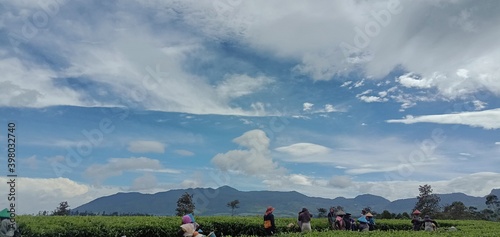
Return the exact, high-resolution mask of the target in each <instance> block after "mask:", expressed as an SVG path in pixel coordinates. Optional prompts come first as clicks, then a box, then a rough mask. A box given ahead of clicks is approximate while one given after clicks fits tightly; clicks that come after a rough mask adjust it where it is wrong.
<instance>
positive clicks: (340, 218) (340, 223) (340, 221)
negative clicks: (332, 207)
mask: <svg viewBox="0 0 500 237" xmlns="http://www.w3.org/2000/svg"><path fill="white" fill-rule="evenodd" d="M345 214H346V213H345V212H344V211H343V210H338V211H337V217H336V218H335V229H336V230H345V226H346V225H345V222H344V216H345Z"/></svg>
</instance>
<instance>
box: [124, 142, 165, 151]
mask: <svg viewBox="0 0 500 237" xmlns="http://www.w3.org/2000/svg"><path fill="white" fill-rule="evenodd" d="M127 150H128V151H130V152H134V153H165V145H164V144H163V143H161V142H158V141H131V142H129V144H128V147H127Z"/></svg>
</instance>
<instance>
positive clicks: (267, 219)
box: [264, 206, 276, 236]
mask: <svg viewBox="0 0 500 237" xmlns="http://www.w3.org/2000/svg"><path fill="white" fill-rule="evenodd" d="M273 211H274V207H271V206H269V207H267V209H266V213H264V230H265V231H266V235H267V236H271V235H274V233H276V224H275V223H274V214H273Z"/></svg>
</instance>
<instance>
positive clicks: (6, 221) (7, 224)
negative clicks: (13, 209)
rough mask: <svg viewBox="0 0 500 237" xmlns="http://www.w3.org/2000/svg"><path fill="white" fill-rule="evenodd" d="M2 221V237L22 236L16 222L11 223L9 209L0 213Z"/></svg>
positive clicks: (0, 234) (0, 229)
mask: <svg viewBox="0 0 500 237" xmlns="http://www.w3.org/2000/svg"><path fill="white" fill-rule="evenodd" d="M0 221H1V222H0V237H13V236H21V233H20V232H19V229H18V228H17V225H16V222H12V221H11V219H10V212H9V211H8V210H7V208H5V209H3V210H2V211H0Z"/></svg>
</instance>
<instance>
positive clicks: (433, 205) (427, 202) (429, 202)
mask: <svg viewBox="0 0 500 237" xmlns="http://www.w3.org/2000/svg"><path fill="white" fill-rule="evenodd" d="M418 191H420V195H419V196H418V197H417V203H416V204H415V208H414V209H417V210H420V211H421V212H422V215H434V214H437V213H439V202H440V201H441V198H440V197H438V196H437V195H436V194H432V188H431V186H430V185H428V184H425V185H424V186H421V185H420V186H419V188H418Z"/></svg>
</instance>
